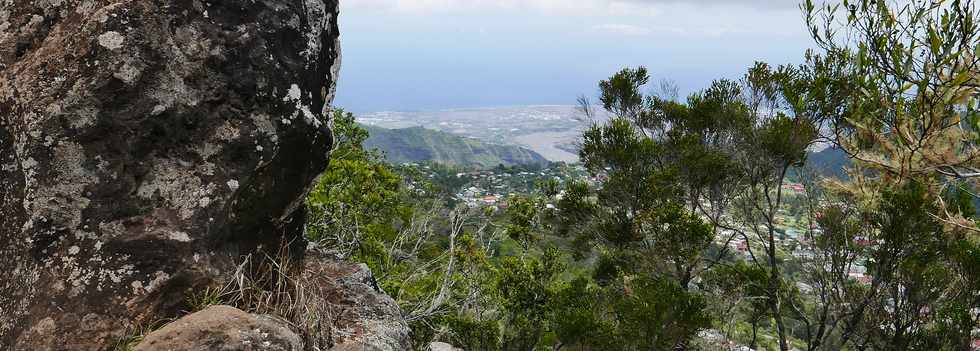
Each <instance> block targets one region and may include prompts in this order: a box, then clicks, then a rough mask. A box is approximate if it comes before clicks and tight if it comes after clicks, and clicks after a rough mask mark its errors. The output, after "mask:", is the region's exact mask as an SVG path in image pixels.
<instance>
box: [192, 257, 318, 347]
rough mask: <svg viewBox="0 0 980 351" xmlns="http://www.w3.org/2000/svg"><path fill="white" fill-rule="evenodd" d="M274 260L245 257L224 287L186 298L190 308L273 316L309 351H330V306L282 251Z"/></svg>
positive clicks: (206, 290) (272, 258)
mask: <svg viewBox="0 0 980 351" xmlns="http://www.w3.org/2000/svg"><path fill="white" fill-rule="evenodd" d="M282 247H284V248H285V247H288V245H283V246H282ZM276 256H277V257H271V256H269V255H262V256H261V257H259V258H258V259H256V258H255V257H253V256H252V255H249V256H246V257H245V258H244V259H243V260H242V262H241V264H239V265H238V267H237V268H236V270H235V272H234V274H233V275H232V276H231V278H230V279H229V280H228V281H227V282H226V283H225V284H224V285H223V286H221V287H218V288H208V289H205V290H204V291H201V292H200V293H199V294H195V295H192V296H190V297H188V305H189V307H190V308H191V309H192V311H199V310H202V309H204V308H207V307H208V306H212V305H229V306H234V307H236V308H238V309H240V310H243V311H246V312H250V313H256V314H266V315H272V316H276V317H279V318H281V319H283V320H284V321H286V322H287V323H289V324H290V325H292V326H293V327H294V328H295V329H296V330H298V331H299V332H300V333H301V335H302V337H303V339H304V340H305V341H306V348H307V349H308V350H327V349H329V348H330V347H331V346H332V345H331V326H332V323H331V320H330V316H329V311H330V306H328V305H326V303H325V302H324V300H323V299H320V298H318V297H317V296H315V293H314V292H315V290H313V289H310V287H308V286H307V285H306V284H305V283H304V282H303V281H302V279H299V278H298V277H299V275H300V270H299V268H300V267H298V266H295V263H294V262H292V260H291V258H290V257H291V256H290V255H289V254H288V252H286V251H285V249H284V250H283V251H282V252H280V253H279V254H278V255H276Z"/></svg>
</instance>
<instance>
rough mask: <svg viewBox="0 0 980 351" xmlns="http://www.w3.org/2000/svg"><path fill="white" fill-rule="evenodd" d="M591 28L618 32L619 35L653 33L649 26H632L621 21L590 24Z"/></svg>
mask: <svg viewBox="0 0 980 351" xmlns="http://www.w3.org/2000/svg"><path fill="white" fill-rule="evenodd" d="M592 29H593V30H595V31H599V32H605V33H611V34H619V35H629V36H641V35H648V34H650V33H653V31H652V30H650V28H646V27H640V26H634V25H631V24H622V23H607V24H600V25H595V26H592Z"/></svg>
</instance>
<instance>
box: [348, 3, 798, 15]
mask: <svg viewBox="0 0 980 351" xmlns="http://www.w3.org/2000/svg"><path fill="white" fill-rule="evenodd" d="M797 4H798V1H797V0H345V1H342V2H341V6H342V7H343V8H344V9H352V10H364V9H371V10H383V11H397V12H408V13H457V12H474V11H527V10H533V11H543V12H547V13H556V14H602V15H654V14H656V13H658V11H657V8H658V6H662V5H668V6H688V7H696V8H703V7H751V8H755V9H763V10H765V9H773V10H786V9H794V8H796V7H797Z"/></svg>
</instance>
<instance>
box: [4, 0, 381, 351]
mask: <svg viewBox="0 0 980 351" xmlns="http://www.w3.org/2000/svg"><path fill="white" fill-rule="evenodd" d="M337 12H338V11H337V0H223V1H203V0H181V1H166V0H126V1H122V0H38V1H22V0H0V243H3V244H2V245H0V262H4V264H5V267H4V269H2V270H0V349H5V350H6V349H13V350H98V349H106V348H108V346H109V345H111V344H112V343H114V342H115V341H116V340H118V339H120V338H123V337H124V336H125V335H126V334H127V331H128V330H130V329H131V328H133V327H135V326H140V325H148V324H151V323H153V322H155V321H158V320H166V319H173V318H177V317H180V315H181V313H182V312H181V311H182V310H183V309H184V308H185V306H184V302H185V300H186V297H187V296H188V295H189V294H190V293H191V292H192V291H195V290H196V289H199V288H201V287H204V286H212V285H214V284H215V282H220V281H222V280H223V279H226V278H227V277H228V276H229V275H230V272H232V271H233V270H234V268H235V267H236V264H237V263H238V261H239V260H240V258H241V257H242V256H244V255H248V254H254V255H253V257H261V256H263V255H262V254H261V252H262V251H265V252H272V253H275V252H279V251H280V249H281V248H282V246H283V245H284V244H283V243H292V244H293V245H292V249H291V250H290V252H291V253H293V254H294V255H295V256H297V260H300V259H301V257H302V255H303V251H304V250H303V248H304V247H305V243H303V238H302V232H303V230H302V229H303V227H304V225H305V213H304V210H303V206H302V204H303V197H304V195H305V194H306V193H307V191H308V189H309V187H310V185H311V183H312V181H313V179H314V178H315V177H316V176H317V175H318V174H319V173H320V172H322V170H323V169H324V168H325V166H326V163H327V154H328V150H329V148H330V146H331V144H332V138H331V134H330V131H329V129H328V127H327V118H326V112H325V107H326V106H328V105H329V103H330V102H331V100H332V98H333V93H334V87H335V83H336V77H337V72H338V68H339V63H340V53H339V47H338V42H337V41H338V29H337V20H336V17H337ZM324 279H326V278H324ZM389 317H390V318H400V317H398V316H397V314H396V315H392V316H389Z"/></svg>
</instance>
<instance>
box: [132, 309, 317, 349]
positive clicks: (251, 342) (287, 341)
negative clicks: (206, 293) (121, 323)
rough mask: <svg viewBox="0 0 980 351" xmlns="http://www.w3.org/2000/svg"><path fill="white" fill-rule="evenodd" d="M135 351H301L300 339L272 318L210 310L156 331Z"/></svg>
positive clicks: (301, 341)
mask: <svg viewBox="0 0 980 351" xmlns="http://www.w3.org/2000/svg"><path fill="white" fill-rule="evenodd" d="M133 350H134V351H198V350H212V351H239V350H241V351H251V350H256V351H258V350H263V351H302V350H303V339H301V338H300V337H299V335H297V334H296V333H295V332H293V331H292V330H291V329H290V327H289V324H288V323H286V322H285V321H283V320H281V319H278V318H276V317H274V316H267V315H254V314H250V313H245V312H244V311H242V310H239V309H237V308H234V307H230V306H211V307H208V308H205V309H204V310H201V311H200V312H196V313H194V314H191V315H188V316H185V317H183V318H181V319H178V320H177V321H175V322H173V323H170V324H168V325H167V326H165V327H163V328H161V329H160V330H156V331H154V332H152V333H150V334H148V335H146V337H145V338H144V339H143V341H142V342H140V343H139V345H136V347H135V348H134V349H133Z"/></svg>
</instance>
